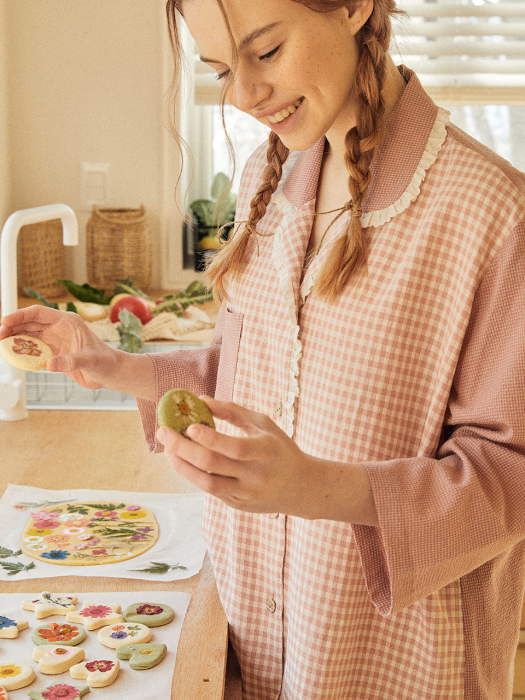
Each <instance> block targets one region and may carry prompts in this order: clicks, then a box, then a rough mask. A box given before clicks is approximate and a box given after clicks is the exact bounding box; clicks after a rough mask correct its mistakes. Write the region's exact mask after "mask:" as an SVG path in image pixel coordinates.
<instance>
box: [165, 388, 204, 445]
mask: <svg viewBox="0 0 525 700" xmlns="http://www.w3.org/2000/svg"><path fill="white" fill-rule="evenodd" d="M157 412H158V420H159V425H160V426H161V427H167V428H173V430H176V431H177V432H178V433H180V434H181V435H184V437H188V435H186V430H187V429H188V428H189V426H190V425H192V424H193V423H201V424H202V425H207V426H208V427H210V428H215V422H214V420H213V416H212V415H211V412H210V409H209V408H208V407H207V406H206V404H205V403H204V401H201V400H200V399H199V398H197V396H195V394H192V393H191V391H186V389H171V391H168V392H167V393H166V394H164V396H163V397H162V398H161V400H160V401H159V406H158V409H157Z"/></svg>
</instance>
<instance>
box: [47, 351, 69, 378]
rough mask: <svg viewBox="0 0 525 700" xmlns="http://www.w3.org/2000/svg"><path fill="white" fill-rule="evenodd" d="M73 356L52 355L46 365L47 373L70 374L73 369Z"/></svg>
mask: <svg viewBox="0 0 525 700" xmlns="http://www.w3.org/2000/svg"><path fill="white" fill-rule="evenodd" d="M73 358H74V356H73V355H52V356H51V357H50V358H49V360H48V361H47V364H46V369H47V370H49V372H63V373H64V374H65V373H66V372H71V371H72V370H73V369H76V367H75V361H74V359H73Z"/></svg>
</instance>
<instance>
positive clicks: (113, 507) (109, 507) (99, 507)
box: [82, 503, 126, 510]
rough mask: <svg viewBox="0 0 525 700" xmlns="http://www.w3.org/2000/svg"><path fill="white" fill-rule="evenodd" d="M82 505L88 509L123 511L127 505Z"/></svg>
mask: <svg viewBox="0 0 525 700" xmlns="http://www.w3.org/2000/svg"><path fill="white" fill-rule="evenodd" d="M82 505H83V506H84V507H86V508H94V509H95V510H122V508H125V507H126V504H125V503H121V504H120V505H118V506H117V505H115V504H114V503H83V504H82Z"/></svg>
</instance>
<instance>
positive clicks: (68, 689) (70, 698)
mask: <svg viewBox="0 0 525 700" xmlns="http://www.w3.org/2000/svg"><path fill="white" fill-rule="evenodd" d="M41 693H42V697H43V698H45V700H75V698H78V697H80V691H79V690H78V688H74V687H73V686H72V685H66V684H65V683H57V684H56V685H51V686H49V688H46V689H45V690H42V691H41Z"/></svg>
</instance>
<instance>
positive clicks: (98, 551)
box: [92, 549, 107, 554]
mask: <svg viewBox="0 0 525 700" xmlns="http://www.w3.org/2000/svg"><path fill="white" fill-rule="evenodd" d="M92 554H107V552H106V550H105V549H94V550H93V551H92Z"/></svg>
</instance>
